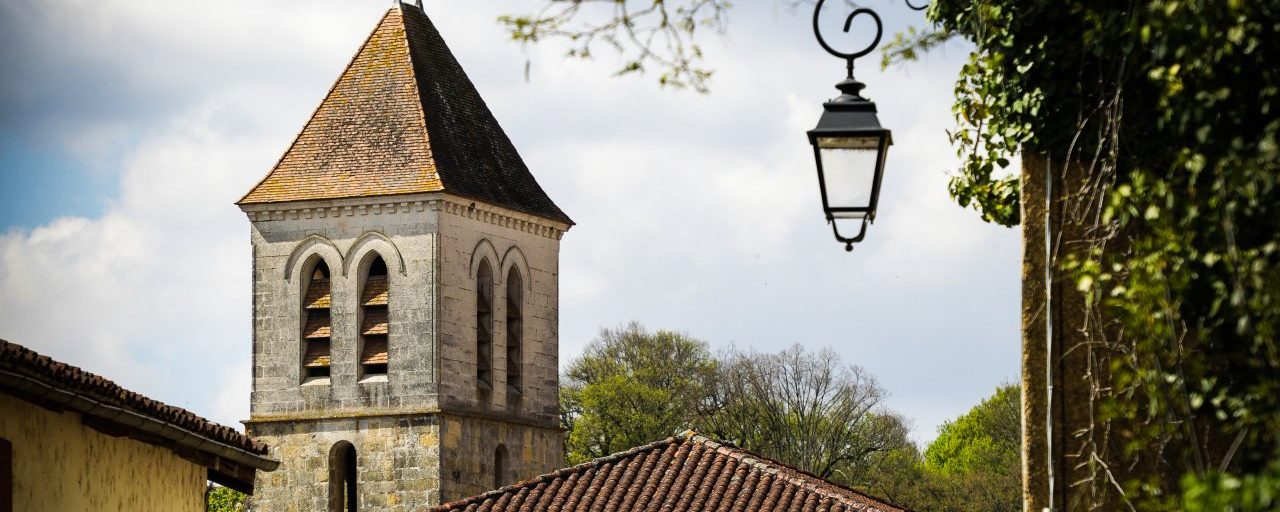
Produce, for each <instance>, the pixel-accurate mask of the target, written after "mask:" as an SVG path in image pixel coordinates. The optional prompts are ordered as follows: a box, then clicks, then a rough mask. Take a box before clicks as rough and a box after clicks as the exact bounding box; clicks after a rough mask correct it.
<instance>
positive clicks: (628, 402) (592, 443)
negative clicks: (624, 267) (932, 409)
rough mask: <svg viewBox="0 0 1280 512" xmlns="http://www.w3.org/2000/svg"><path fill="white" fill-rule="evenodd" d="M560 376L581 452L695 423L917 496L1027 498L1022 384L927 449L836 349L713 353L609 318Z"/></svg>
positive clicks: (917, 500) (805, 465) (863, 485)
mask: <svg viewBox="0 0 1280 512" xmlns="http://www.w3.org/2000/svg"><path fill="white" fill-rule="evenodd" d="M563 380H565V381H566V385H565V386H564V388H563V391H562V393H561V394H562V397H565V399H564V400H563V404H564V406H565V414H564V417H565V420H566V428H567V429H568V430H569V443H568V444H569V448H568V450H569V453H570V458H571V462H580V461H582V460H584V459H588V458H593V457H600V456H603V455H606V454H609V453H613V452H617V451H622V450H625V449H628V448H631V447H633V446H638V445H641V444H644V443H648V442H651V441H655V440H658V439H661V438H664V437H668V436H670V435H672V434H673V433H675V432H679V431H683V430H686V429H690V428H692V429H694V430H698V431H700V432H702V433H704V434H706V435H709V436H711V437H714V438H718V439H721V440H724V441H727V442H729V443H731V444H735V445H737V446H741V447H742V448H744V449H747V450H749V451H752V452H754V453H758V454H760V455H763V456H765V457H769V458H772V459H775V460H778V461H781V462H783V463H785V464H788V465H791V466H795V467H798V468H800V469H803V470H805V471H808V472H810V473H813V474H816V475H818V476H821V477H823V478H827V479H830V480H832V481H834V482H837V483H840V484H844V485H848V486H851V487H854V488H857V489H861V490H863V491H865V492H868V493H870V494H872V495H875V496H879V497H882V498H884V499H887V500H889V501H891V502H894V503H898V504H901V505H904V506H908V507H911V508H913V509H917V510H929V511H937V512H962V511H969V510H984V511H991V512H1005V511H1010V512H1013V511H1016V510H1019V509H1020V507H1021V501H1020V486H1019V480H1018V474H1019V473H1018V471H1019V467H1020V466H1019V458H1018V455H1017V453H1018V448H1019V446H1020V437H1019V436H1020V430H1019V428H1020V420H1019V418H1020V416H1019V415H1018V410H1019V407H1018V400H1019V395H1018V388H1017V387H1016V386H1004V387H1001V388H999V389H998V390H997V392H996V394H995V396H993V397H991V398H988V399H987V400H985V401H983V402H982V403H981V404H979V405H978V406H976V407H974V408H973V409H972V410H971V411H969V413H968V414H966V415H964V416H961V417H960V418H957V419H956V420H955V421H954V422H951V423H948V426H946V427H943V429H942V431H941V432H940V434H939V436H938V439H937V440H936V441H934V443H933V444H931V445H930V446H929V448H928V450H927V451H926V452H925V453H926V454H927V455H922V454H921V452H920V450H919V449H918V448H917V447H916V445H915V444H914V443H912V442H911V441H910V439H908V437H907V435H908V430H909V428H908V426H907V423H906V421H905V420H904V419H903V418H902V417H901V416H900V415H898V414H896V413H894V412H893V411H891V410H889V409H887V408H886V407H885V406H884V398H885V392H884V390H883V389H882V388H880V386H879V384H877V383H876V380H875V379H874V378H873V377H872V376H871V375H870V374H868V373H867V372H866V371H865V370H863V369H861V368H859V367H857V366H852V365H846V364H844V363H842V362H841V361H840V358H839V357H838V356H837V355H836V354H835V353H834V352H832V351H830V350H817V351H812V350H807V349H805V348H804V347H801V346H799V345H796V346H792V347H790V348H788V349H786V350H783V351H780V352H777V353H758V352H753V351H743V350H737V349H731V350H727V351H724V352H721V353H720V354H718V355H716V356H712V355H711V354H710V352H709V350H708V348H707V344H706V343H704V342H702V341H698V340H696V339H693V338H690V337H688V336H685V335H681V334H677V333H672V332H670V331H657V332H649V331H647V330H645V329H644V328H643V327H641V326H640V325H638V324H635V323H632V324H630V325H627V326H624V327H621V328H618V329H605V330H603V331H601V335H600V336H599V338H597V339H596V340H594V341H593V342H592V343H591V344H590V345H589V346H588V348H587V350H586V352H585V353H584V354H583V355H582V356H581V357H579V358H578V359H575V360H574V361H573V362H571V363H570V365H569V370H568V372H566V375H565V377H564V379H563ZM939 468H941V469H939Z"/></svg>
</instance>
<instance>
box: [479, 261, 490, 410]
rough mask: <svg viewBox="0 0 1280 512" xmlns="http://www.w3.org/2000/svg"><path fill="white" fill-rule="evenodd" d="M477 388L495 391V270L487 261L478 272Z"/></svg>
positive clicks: (481, 264)
mask: <svg viewBox="0 0 1280 512" xmlns="http://www.w3.org/2000/svg"><path fill="white" fill-rule="evenodd" d="M476 387H477V388H478V389H479V390H480V391H481V392H482V393H484V392H489V391H492V390H493V268H492V267H490V266H489V260H487V259H484V260H480V266H479V268H478V269H477V270H476Z"/></svg>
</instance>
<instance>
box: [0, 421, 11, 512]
mask: <svg viewBox="0 0 1280 512" xmlns="http://www.w3.org/2000/svg"><path fill="white" fill-rule="evenodd" d="M0 512H13V444H12V443H10V442H9V440H8V439H3V438H0Z"/></svg>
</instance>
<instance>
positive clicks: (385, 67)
mask: <svg viewBox="0 0 1280 512" xmlns="http://www.w3.org/2000/svg"><path fill="white" fill-rule="evenodd" d="M440 191H445V192H450V193H454V194H457V195H460V196H465V197H469V198H473V199H478V200H481V201H485V202H489V203H493V204H496V205H499V206H504V207H507V208H511V209H514V210H518V211H522V212H525V213H529V214H532V215H538V216H541V217H544V218H548V219H552V220H555V221H559V222H564V223H566V224H572V223H573V221H572V220H570V219H569V217H568V216H567V215H565V214H564V212H563V211H561V210H560V208H559V207H557V206H556V205H555V203H553V202H552V201H551V198H550V197H548V196H547V194H546V192H544V191H543V190H542V187H541V186H539V185H538V182H537V180H536V179H534V177H533V174H531V173H530V172H529V169H528V167H526V166H525V164H524V160H523V159H521V158H520V155H519V153H518V152H517V151H516V149H515V146H514V145H513V144H512V143H511V140H510V139H509V138H508V137H507V135H506V133H505V132H503V130H502V127H501V126H499V125H498V122H497V120H496V119H494V117H493V114H492V113H491V112H490V111H489V108H488V106H487V105H485V103H484V100H483V99H482V98H481V97H480V93H479V92H478V91H476V88H475V85H473V84H472V83H471V80H470V79H469V78H468V77H467V75H466V72H464V71H463V70H462V66H461V65H459V64H458V61H457V60H456V59H455V58H454V56H453V54H452V53H451V52H450V51H449V48H448V46H447V45H446V44H445V42H444V39H443V38H441V37H440V33H439V32H438V31H437V30H436V28H435V26H434V25H432V23H431V20H430V19H428V18H427V16H426V14H425V13H423V12H422V11H421V10H420V9H419V8H417V7H414V6H409V5H403V4H401V5H399V6H398V7H393V8H392V9H391V10H390V11H388V12H387V14H386V16H384V17H383V18H382V21H381V22H380V23H379V24H378V26H377V27H376V28H375V29H374V30H373V32H372V33H371V34H370V35H369V38H368V39H367V40H366V41H365V43H364V45H363V46H361V48H360V50H359V51H358V52H357V53H356V55H355V56H354V57H353V58H352V60H351V62H350V64H348V65H347V68H346V70H345V71H344V72H343V73H342V75H341V76H340V77H339V78H338V80H337V81H336V82H335V83H334V85H333V87H332V88H331V89H330V90H329V94H328V96H327V97H325V99H324V101H322V102H321V104H320V106H319V107H318V108H317V109H316V111H315V113H314V114H313V115H312V117H311V119H310V120H309V121H308V122H307V124H306V126H304V127H303V129H302V131H301V133H299V134H298V137H297V139H296V140H295V141H294V143H293V145H292V146H291V147H290V148H289V150H288V151H286V152H285V154H284V156H282V157H281V158H280V161H279V162H278V163H277V164H276V166H275V168H273V169H272V170H271V172H270V173H268V174H267V176H266V177H265V178H263V179H262V181H261V182H259V183H258V184H257V185H256V186H255V187H254V188H253V189H252V190H250V191H249V193H248V194H246V195H245V196H244V198H242V199H241V200H240V204H258V203H275V202H286V201H302V200H311V199H334V198H344V197H365V196H382V195H393V194H410V193H420V192H440Z"/></svg>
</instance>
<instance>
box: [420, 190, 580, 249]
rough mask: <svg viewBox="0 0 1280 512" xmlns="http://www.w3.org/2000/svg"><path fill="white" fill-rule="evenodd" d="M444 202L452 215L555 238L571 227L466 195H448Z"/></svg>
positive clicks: (445, 210) (445, 207)
mask: <svg viewBox="0 0 1280 512" xmlns="http://www.w3.org/2000/svg"><path fill="white" fill-rule="evenodd" d="M442 204H443V208H441V209H442V210H443V211H444V212H445V213H448V214H450V215H457V216H459V217H463V218H467V219H473V220H478V221H480V222H484V223H486V224H493V225H495V226H502V227H505V228H508V229H514V230H516V231H522V232H525V233H532V234H535V235H538V236H542V237H545V238H551V239H554V240H559V239H561V238H562V237H564V232H565V231H567V230H568V229H569V225H568V224H563V223H560V222H555V221H551V220H547V219H544V218H542V217H537V216H534V215H528V214H524V213H520V212H516V211H512V210H509V209H507V208H502V207H499V206H494V205H491V204H489V203H485V202H481V201H476V200H472V199H468V198H465V197H459V196H450V195H446V196H445V197H444V201H443V202H442Z"/></svg>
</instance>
